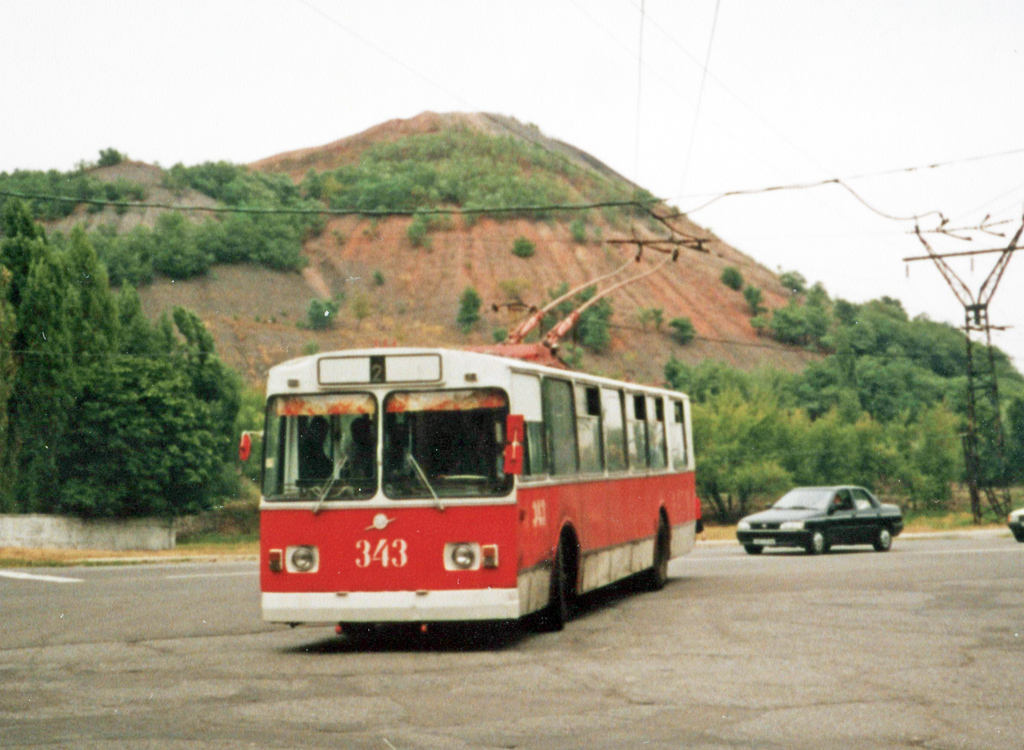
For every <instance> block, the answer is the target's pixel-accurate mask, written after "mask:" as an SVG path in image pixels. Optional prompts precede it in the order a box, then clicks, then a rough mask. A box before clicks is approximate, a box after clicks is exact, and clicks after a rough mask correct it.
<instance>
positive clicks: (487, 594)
mask: <svg viewBox="0 0 1024 750" xmlns="http://www.w3.org/2000/svg"><path fill="white" fill-rule="evenodd" d="M262 609H263V619H264V621H266V622H279V623H303V622H307V623H314V622H319V623H339V622H439V621H460V620H512V619H515V618H517V617H519V616H520V614H521V611H520V607H519V591H518V590H517V589H470V590H465V589H462V590H453V591H351V592H346V593H331V592H300V593H277V592H264V593H263V595H262Z"/></svg>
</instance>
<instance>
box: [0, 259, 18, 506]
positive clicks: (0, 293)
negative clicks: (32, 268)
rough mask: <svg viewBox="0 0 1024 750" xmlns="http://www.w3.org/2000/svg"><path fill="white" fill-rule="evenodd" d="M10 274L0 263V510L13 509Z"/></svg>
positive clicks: (12, 307)
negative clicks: (9, 410)
mask: <svg viewBox="0 0 1024 750" xmlns="http://www.w3.org/2000/svg"><path fill="white" fill-rule="evenodd" d="M11 277H12V274H11V272H10V271H8V270H7V269H6V268H5V267H4V266H2V265H0V513H7V512H10V511H11V510H14V498H13V493H12V488H13V484H14V462H13V459H14V455H13V454H14V441H13V439H12V436H11V421H10V419H9V418H8V408H7V402H8V401H9V399H10V397H11V391H12V390H13V387H14V371H15V362H14V349H13V347H14V334H15V330H16V329H15V325H16V321H15V318H14V305H12V304H11V302H10V301H9V300H8V298H7V295H8V291H9V289H10V285H11Z"/></svg>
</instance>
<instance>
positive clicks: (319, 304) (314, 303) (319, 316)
mask: <svg viewBox="0 0 1024 750" xmlns="http://www.w3.org/2000/svg"><path fill="white" fill-rule="evenodd" d="M338 308H339V305H338V303H337V302H336V301H335V300H329V299H314V300H311V301H310V303H309V307H307V308H306V322H307V324H308V325H309V327H310V329H312V330H314V331H323V330H325V329H327V328H333V327H334V321H335V319H336V318H337V316H338Z"/></svg>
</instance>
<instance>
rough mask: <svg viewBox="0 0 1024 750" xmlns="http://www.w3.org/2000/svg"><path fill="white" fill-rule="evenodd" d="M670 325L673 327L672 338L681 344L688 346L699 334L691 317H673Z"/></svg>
mask: <svg viewBox="0 0 1024 750" xmlns="http://www.w3.org/2000/svg"><path fill="white" fill-rule="evenodd" d="M668 327H669V328H671V329H672V334H671V336H672V340H673V341H675V342H676V343H677V344H679V345H680V346H686V345H687V344H689V343H690V342H691V341H693V338H694V336H696V335H697V331H696V329H695V328H694V327H693V322H692V321H691V320H690V319H689V318H672V320H670V321H669V322H668Z"/></svg>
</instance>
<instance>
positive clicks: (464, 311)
mask: <svg viewBox="0 0 1024 750" xmlns="http://www.w3.org/2000/svg"><path fill="white" fill-rule="evenodd" d="M481 304H483V300H482V299H480V294H479V293H478V292H477V290H476V289H474V288H473V287H471V286H467V287H466V288H465V289H464V290H463V292H462V296H461V297H459V314H458V316H456V318H455V322H456V323H457V324H458V326H459V330H461V331H462V332H463V333H469V332H470V330H472V328H473V326H475V325H476V323H477V321H478V320H480V305H481Z"/></svg>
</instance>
